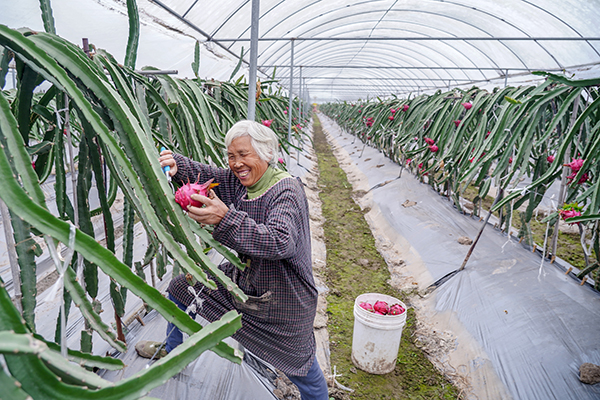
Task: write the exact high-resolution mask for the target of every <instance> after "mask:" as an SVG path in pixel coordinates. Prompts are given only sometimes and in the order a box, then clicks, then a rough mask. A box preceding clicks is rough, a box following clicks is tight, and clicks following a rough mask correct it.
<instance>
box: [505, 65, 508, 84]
mask: <svg viewBox="0 0 600 400" xmlns="http://www.w3.org/2000/svg"><path fill="white" fill-rule="evenodd" d="M507 84H508V69H507V70H506V72H504V87H506V85H507Z"/></svg>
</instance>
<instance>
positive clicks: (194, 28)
mask: <svg viewBox="0 0 600 400" xmlns="http://www.w3.org/2000/svg"><path fill="white" fill-rule="evenodd" d="M150 1H151V2H152V3H155V4H156V5H158V6H159V7H161V8H163V9H164V10H165V11H167V12H168V13H169V14H171V15H173V16H174V17H175V18H177V19H178V20H180V21H181V22H183V23H184V24H186V25H187V26H189V27H190V28H192V29H193V30H195V31H196V32H198V33H199V34H201V35H202V36H204V37H205V38H206V39H210V35H209V34H208V33H206V32H204V31H203V30H202V29H200V28H199V27H198V26H196V25H195V24H194V23H193V22H191V21H190V20H188V19H186V18H184V17H183V16H181V15H180V14H179V13H178V12H176V11H175V10H173V9H172V8H170V7H169V6H167V5H166V4H164V3H163V2H161V1H160V0H150ZM215 43H216V44H217V46H219V47H221V48H222V49H223V50H225V51H226V52H227V53H229V54H231V55H232V56H233V57H234V58H235V59H238V58H239V56H238V55H237V54H235V53H234V52H232V51H231V50H230V49H229V48H227V47H225V46H224V45H223V44H221V43H218V42H215ZM242 61H243V62H244V63H246V64H250V63H249V62H248V61H246V60H244V59H243V58H242ZM259 68H260V67H259ZM259 71H260V69H259ZM260 72H262V73H263V74H264V75H266V76H268V74H266V73H265V72H264V71H260Z"/></svg>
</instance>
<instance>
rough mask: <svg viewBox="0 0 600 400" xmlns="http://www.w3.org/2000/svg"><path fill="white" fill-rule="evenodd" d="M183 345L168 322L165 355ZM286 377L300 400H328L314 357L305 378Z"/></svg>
mask: <svg viewBox="0 0 600 400" xmlns="http://www.w3.org/2000/svg"><path fill="white" fill-rule="evenodd" d="M168 295H169V300H171V301H172V302H173V303H175V304H176V305H177V307H179V308H180V309H182V310H183V311H185V310H186V309H187V306H185V305H183V303H181V302H179V301H177V300H175V298H174V297H173V296H171V293H169V294H168ZM190 317H192V319H195V318H196V314H195V313H190ZM181 343H183V334H182V333H181V331H180V330H179V328H178V327H176V326H175V325H174V324H173V323H171V322H169V323H168V324H167V343H166V344H165V349H166V350H167V353H170V352H171V350H173V349H174V348H175V347H177V346H179V345H180V344H181ZM287 377H288V378H289V379H290V381H292V382H293V383H294V384H295V385H296V386H298V390H300V395H301V396H302V400H328V399H329V394H328V390H327V382H326V381H325V376H324V375H323V371H321V367H320V366H319V363H318V362H317V357H316V356H315V358H314V361H313V365H312V367H310V370H309V371H308V374H306V376H291V375H287Z"/></svg>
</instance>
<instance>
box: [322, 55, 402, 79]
mask: <svg viewBox="0 0 600 400" xmlns="http://www.w3.org/2000/svg"><path fill="white" fill-rule="evenodd" d="M313 51H314V49H313ZM313 54H314V53H313ZM328 55H329V56H331V52H330V53H329V54H328ZM317 56H318V57H319V59H320V60H321V61H323V57H321V55H320V54H317ZM325 58H327V57H325ZM395 61H396V60H395V59H394V58H390V59H389V64H393V63H394V62H395ZM384 75H385V74H384Z"/></svg>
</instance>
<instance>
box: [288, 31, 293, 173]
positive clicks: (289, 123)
mask: <svg viewBox="0 0 600 400" xmlns="http://www.w3.org/2000/svg"><path fill="white" fill-rule="evenodd" d="M290 43H291V45H292V49H291V56H290V92H289V96H290V101H289V105H288V143H289V142H291V141H292V113H293V111H292V109H293V108H294V103H293V100H294V39H292V40H291V41H290ZM287 164H288V165H290V156H289V153H288V162H287Z"/></svg>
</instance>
